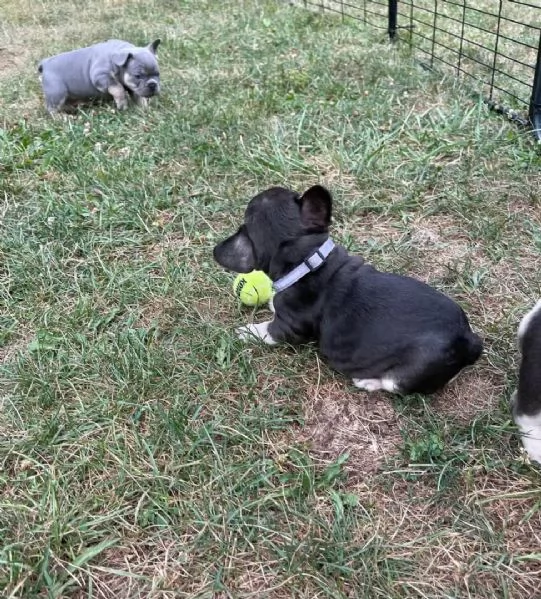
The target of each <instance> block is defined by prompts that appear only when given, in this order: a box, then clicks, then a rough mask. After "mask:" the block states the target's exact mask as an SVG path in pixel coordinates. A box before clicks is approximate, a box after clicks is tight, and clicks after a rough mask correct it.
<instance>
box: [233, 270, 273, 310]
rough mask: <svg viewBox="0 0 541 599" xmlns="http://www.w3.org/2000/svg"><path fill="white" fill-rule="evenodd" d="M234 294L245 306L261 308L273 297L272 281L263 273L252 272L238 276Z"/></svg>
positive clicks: (234, 285) (259, 271) (258, 271)
mask: <svg viewBox="0 0 541 599" xmlns="http://www.w3.org/2000/svg"><path fill="white" fill-rule="evenodd" d="M233 293H234V294H235V295H236V296H237V297H238V298H239V299H240V301H241V302H242V303H243V304H244V305H245V306H260V305H261V304H264V303H265V302H268V301H269V300H270V298H271V297H272V281H271V280H270V279H269V277H267V275H266V274H265V273H264V272H263V271H261V270H252V272H248V273H243V274H240V275H238V276H237V278H236V279H235V281H234V282H233Z"/></svg>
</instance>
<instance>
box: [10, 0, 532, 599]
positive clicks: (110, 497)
mask: <svg viewBox="0 0 541 599" xmlns="http://www.w3.org/2000/svg"><path fill="white" fill-rule="evenodd" d="M5 4H6V6H5V7H4V6H3V8H2V10H3V11H4V19H5V24H4V25H3V29H2V35H3V36H4V38H5V39H0V47H2V49H3V50H2V51H1V52H0V61H2V65H3V66H4V69H3V70H0V78H1V81H2V86H1V89H0V123H2V124H3V125H2V129H1V130H0V222H1V226H2V235H1V237H0V294H1V299H0V301H1V304H0V310H1V311H0V358H1V362H2V364H1V366H0V392H1V396H0V493H1V497H0V539H2V545H1V547H0V590H1V593H0V594H2V596H4V597H10V598H16V597H25V598H26V597H28V598H32V597H36V598H37V597H55V598H56V597H97V598H98V597H100V598H101V597H130V598H132V597H145V598H146V597H152V598H165V597H185V598H196V597H197V598H203V597H214V598H216V599H218V598H220V599H221V598H226V597H227V598H240V597H257V598H258V599H259V598H269V599H271V598H272V599H274V598H293V597H295V598H307V599H308V598H310V599H312V598H315V597H332V598H346V597H367V598H370V599H372V598H374V597H381V598H389V597H404V596H409V597H431V598H432V597H442V598H443V597H446V598H451V597H453V598H459V597H487V598H488V597H511V598H515V597H532V596H533V595H534V594H535V593H537V592H539V574H538V572H539V565H540V560H541V554H540V549H539V548H540V546H541V544H540V537H539V530H540V525H541V508H540V506H541V491H540V488H541V485H540V483H541V477H540V474H539V470H538V469H536V468H534V467H533V466H531V465H530V464H529V463H528V462H527V460H525V459H524V457H522V456H521V454H520V449H519V441H518V438H517V434H516V430H515V428H514V426H513V424H512V422H511V419H510V414H509V411H508V408H507V400H508V398H509V396H510V394H511V392H512V390H513V389H514V386H515V384H516V367H517V352H516V348H515V332H516V328H517V325H518V321H519V319H520V317H521V316H522V315H523V314H524V312H525V311H526V310H527V309H528V307H530V306H531V305H532V303H533V302H534V301H535V300H537V298H538V297H539V295H540V283H541V275H540V271H539V258H538V257H539V251H540V249H541V218H540V216H539V199H538V196H539V183H540V176H539V166H540V158H539V154H538V151H537V148H536V147H535V144H534V141H533V138H532V137H531V136H530V134H528V133H527V132H524V131H520V130H518V129H515V128H514V127H513V125H511V124H509V123H507V122H506V121H505V120H503V119H501V118H500V117H498V116H496V115H494V114H492V113H489V112H488V111H487V110H486V108H485V107H484V106H483V105H482V103H478V102H476V101H472V99H471V97H470V95H469V94H468V91H467V90H463V89H461V87H460V86H459V85H458V84H457V83H456V82H455V81H454V80H453V79H452V78H449V79H445V78H444V79H441V78H434V76H431V75H429V74H427V73H426V72H424V71H423V70H421V69H418V68H417V67H416V65H415V63H413V62H412V61H411V58H410V57H409V56H408V54H407V52H406V48H402V47H400V46H398V47H394V48H390V47H388V46H387V45H386V44H385V43H382V41H381V36H380V35H379V33H377V32H374V31H373V30H370V29H367V30H363V29H360V28H359V26H358V24H355V23H351V22H348V21H344V22H343V21H341V20H339V19H337V18H334V17H331V16H330V15H318V14H314V13H311V12H309V11H304V10H302V9H301V8H298V7H291V6H288V5H287V3H281V2H271V1H255V0H254V1H253V2H245V3H238V2H233V1H226V2H217V1H213V0H208V1H206V2H194V1H192V0H183V1H175V2H170V1H155V2H137V1H126V2H110V1H108V0H92V1H90V2H73V1H72V2H66V1H64V0H52V1H51V2H48V3H42V4H38V3H31V2H22V3H20V2H16V1H15V0H8V1H7V3H5ZM113 35H114V36H118V37H125V38H128V39H130V40H133V41H134V42H137V43H142V42H146V41H149V40H151V39H154V38H155V37H158V36H159V37H161V38H162V41H163V45H162V46H161V47H160V49H159V57H160V65H161V72H162V79H163V81H162V83H163V94H162V96H161V97H160V98H159V99H158V100H157V101H156V102H154V103H153V105H152V109H151V110H150V111H149V112H148V113H143V112H140V111H138V110H136V109H133V110H131V111H129V112H127V113H123V114H118V113H116V112H114V110H113V109H112V107H111V106H109V105H105V106H97V107H96V106H86V107H82V108H81V109H80V110H79V111H78V112H77V113H76V114H75V115H74V116H70V117H67V118H65V119H57V120H51V119H49V118H48V117H47V116H46V115H45V113H44V109H43V106H42V98H41V93H40V89H39V85H38V83H37V79H36V76H35V64H36V62H37V60H39V58H41V57H43V56H46V55H49V54H51V53H54V52H57V51H61V50H64V49H67V48H70V47H73V46H74V45H78V44H79V45H84V44H87V43H91V42H94V41H97V40H99V39H102V38H107V37H110V36H113ZM318 181H320V182H322V183H324V184H326V185H328V186H329V188H330V189H331V190H332V192H333V193H334V196H335V200H336V206H335V224H334V229H333V236H334V238H335V239H336V240H338V241H339V242H341V243H343V244H345V245H346V246H347V247H348V248H350V249H351V251H355V252H357V253H360V254H362V255H364V256H365V257H366V258H367V259H368V260H370V261H371V262H373V263H374V264H375V265H377V266H378V267H381V268H385V269H390V270H394V271H397V272H405V273H410V274H413V275H416V276H418V277H420V278H422V279H424V280H427V281H429V282H430V283H432V284H433V285H435V286H436V287H438V288H439V289H442V290H443V291H445V292H447V293H449V294H450V295H451V296H453V297H454V298H456V299H457V300H458V301H459V302H460V303H461V304H462V305H463V306H464V308H465V309H466V310H467V311H468V313H469V315H470V317H471V321H472V323H473V326H474V328H475V329H476V330H478V331H480V332H481V334H482V335H483V337H484V339H485V343H486V353H485V356H484V357H483V359H482V360H481V361H480V362H479V363H478V364H477V365H476V366H475V367H474V368H473V369H472V370H471V371H470V372H468V373H464V374H463V376H461V377H460V378H459V379H458V380H457V381H456V382H454V383H453V384H452V385H451V386H450V387H449V389H448V390H446V391H445V392H443V393H441V394H439V395H438V396H436V397H433V398H423V397H418V396H415V397H408V398H389V397H385V396H367V395H366V394H364V393H362V392H359V391H356V390H355V389H353V388H352V386H351V384H350V382H349V381H347V380H345V379H344V378H343V377H341V376H340V375H338V374H337V373H334V372H332V371H330V370H329V369H328V368H327V367H326V365H325V364H324V363H322V362H321V361H320V360H319V358H318V357H317V353H316V352H315V349H314V348H313V347H301V348H281V349H270V348H268V347H259V346H257V345H243V344H241V343H240V342H239V341H238V340H237V339H236V338H235V335H234V332H233V331H234V327H235V326H237V325H239V324H242V323H244V322H246V321H247V320H250V319H251V318H254V319H263V318H264V316H265V314H264V313H259V314H252V313H251V312H250V311H248V310H243V309H241V308H239V307H238V306H237V305H236V303H235V301H234V299H233V298H232V297H231V293H230V285H231V280H232V277H231V275H229V274H227V273H224V272H223V271H222V270H221V269H220V268H219V267H218V266H217V265H216V264H214V263H213V260H212V248H213V245H214V243H215V242H216V241H218V240H219V239H220V238H221V237H222V236H224V235H226V234H228V233H230V232H231V231H233V230H234V229H235V228H236V227H237V226H238V223H239V221H240V218H241V216H242V213H243V208H244V206H245V204H246V202H247V201H248V199H249V198H250V197H251V196H253V195H254V194H255V193H256V192H258V191H260V190H261V189H262V188H264V187H267V186H270V185H273V184H284V185H288V186H290V187H293V188H296V189H298V190H302V189H303V188H305V187H307V186H309V185H311V184H313V183H315V182H318Z"/></svg>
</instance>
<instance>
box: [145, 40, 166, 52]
mask: <svg viewBox="0 0 541 599" xmlns="http://www.w3.org/2000/svg"><path fill="white" fill-rule="evenodd" d="M161 43H162V40H161V39H157V40H154V41H153V42H152V43H150V44H149V45H148V46H147V50H149V51H150V52H152V54H156V50H157V49H158V46H159V45H160V44H161Z"/></svg>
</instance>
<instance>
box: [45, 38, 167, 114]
mask: <svg viewBox="0 0 541 599" xmlns="http://www.w3.org/2000/svg"><path fill="white" fill-rule="evenodd" d="M159 44H160V40H159V39H157V40H155V41H153V42H152V43H151V44H149V45H148V46H145V47H137V46H134V45H133V44H130V43H129V42H125V41H122V40H109V41H107V42H101V43H99V44H94V45H93V46H88V47H87V48H79V49H78V50H72V51H71V52H64V53H62V54H57V55H56V56H51V57H50V58H45V59H44V60H42V61H41V62H40V63H39V67H38V70H39V72H40V74H41V75H40V79H41V85H42V87H43V92H44V94H45V103H46V106H47V110H48V112H49V113H50V114H54V113H56V112H58V111H59V110H62V109H63V108H64V107H65V106H66V104H69V103H72V102H77V101H80V100H90V99H93V98H103V97H107V96H112V97H113V98H114V100H115V104H116V107H117V108H118V110H125V109H126V108H127V107H128V97H130V96H131V97H133V99H134V100H135V102H136V103H137V104H139V105H140V106H143V107H147V106H148V102H149V98H150V97H152V96H154V95H156V94H158V93H159V91H160V72H159V69H158V62H157V60H156V49H157V48H158V45H159Z"/></svg>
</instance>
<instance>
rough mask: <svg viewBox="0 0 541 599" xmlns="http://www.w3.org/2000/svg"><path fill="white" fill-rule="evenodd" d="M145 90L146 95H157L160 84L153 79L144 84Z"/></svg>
mask: <svg viewBox="0 0 541 599" xmlns="http://www.w3.org/2000/svg"><path fill="white" fill-rule="evenodd" d="M146 88H147V90H148V95H149V96H154V95H155V94H157V93H159V91H160V84H159V83H158V82H157V81H156V80H155V79H150V80H149V81H148V82H147V84H146Z"/></svg>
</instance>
